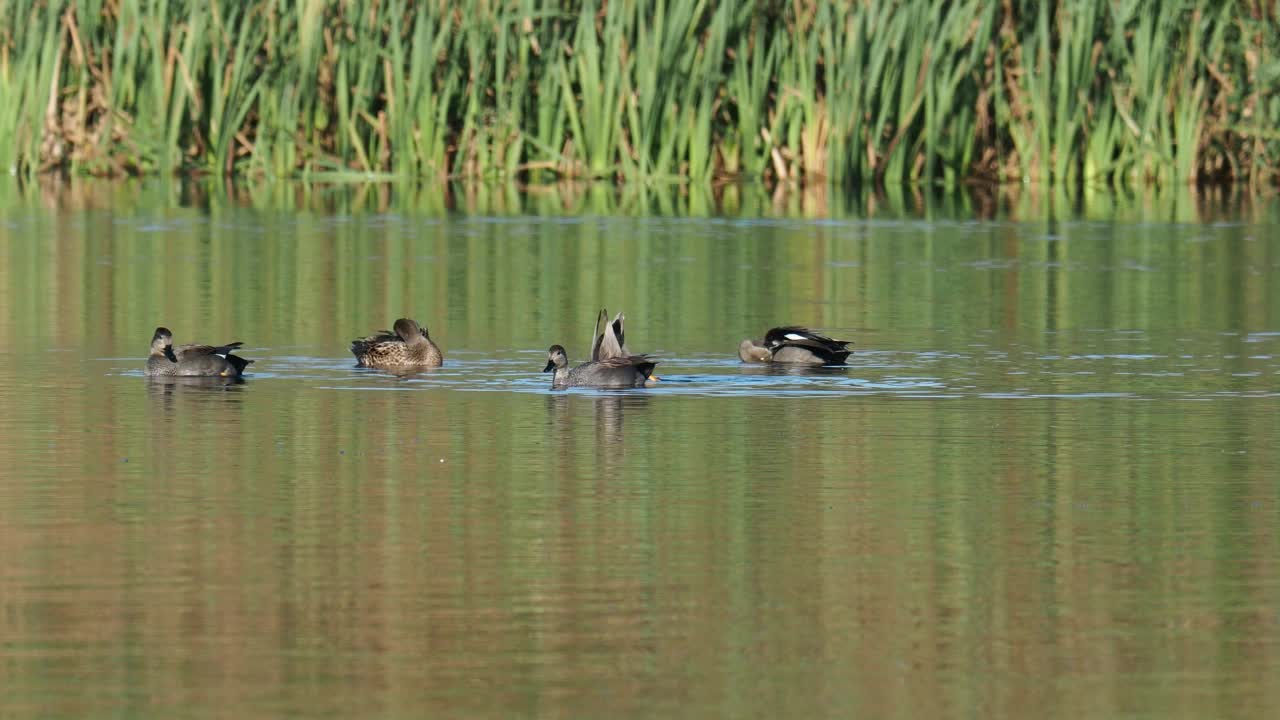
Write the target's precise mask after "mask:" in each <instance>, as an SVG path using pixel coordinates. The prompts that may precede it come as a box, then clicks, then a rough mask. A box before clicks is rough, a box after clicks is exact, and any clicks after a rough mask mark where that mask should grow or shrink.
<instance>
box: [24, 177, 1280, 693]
mask: <svg viewBox="0 0 1280 720" xmlns="http://www.w3.org/2000/svg"><path fill="white" fill-rule="evenodd" d="M6 193H8V194H6ZM308 197H310V196H308ZM343 197H349V196H343ZM0 198H3V199H4V200H5V204H4V205H3V206H0V207H3V209H2V210H0V557H3V562H0V715H3V716H4V717H32V718H36V717H39V718H47V717H55V716H63V717H102V716H109V715H118V716H137V717H164V718H169V717H280V716H286V715H292V716H340V717H423V716H442V717H529V716H548V717H626V716H636V717H639V716H647V717H716V716H720V717H762V718H766V717H767V718H777V717H839V718H847V717H881V718H921V717H935V716H967V717H997V716H1008V717H1061V718H1081V717H1098V718H1112V717H1119V716H1125V717H1152V718H1166V717H1185V718H1203V717H1249V718H1256V717H1265V716H1267V715H1268V714H1273V713H1275V712H1276V711H1277V710H1280V414H1278V413H1277V410H1278V409H1280V281H1277V279H1276V278H1277V277H1280V276H1278V275H1277V270H1278V268H1280V232H1277V231H1276V227H1277V225H1276V218H1277V216H1280V213H1276V212H1275V211H1274V210H1272V209H1267V208H1265V207H1264V208H1261V209H1259V208H1254V209H1252V210H1250V211H1248V212H1238V211H1233V210H1222V211H1215V212H1214V213H1212V214H1210V213H1207V212H1206V211H1204V210H1203V209H1202V208H1200V209H1196V208H1192V209H1187V206H1186V205H1185V204H1181V205H1179V204H1176V203H1175V209H1174V210H1173V211H1170V212H1165V211H1163V210H1161V209H1159V208H1156V209H1153V208H1149V207H1144V206H1142V205H1141V204H1137V205H1124V204H1123V203H1120V202H1117V203H1116V204H1115V205H1114V206H1108V207H1107V208H1105V209H1104V210H1103V211H1101V212H1099V213H1095V214H1093V215H1090V214H1088V213H1085V214H1081V215H1074V216H1072V217H1068V218H1057V219H1054V220H1051V221H1050V220H1019V219H1016V218H1014V217H1011V214H1006V213H1000V212H997V213H995V214H994V216H993V217H989V218H988V219H985V220H976V219H974V217H973V215H972V214H970V209H967V208H966V207H964V206H963V204H962V205H961V206H960V207H950V206H948V207H945V208H943V209H941V210H939V209H938V207H936V206H929V207H927V208H925V209H924V210H923V211H921V210H918V209H912V208H910V207H906V209H901V210H899V211H885V210H884V209H883V208H881V209H879V210H875V211H870V210H868V209H867V207H866V206H855V209H853V210H848V211H843V212H834V211H833V212H829V213H826V216H825V217H819V218H805V217H803V213H800V214H793V213H792V212H791V211H789V210H787V209H786V208H785V207H783V208H782V209H781V210H780V209H778V207H777V206H772V205H768V204H767V203H764V204H762V206H761V207H757V208H756V209H754V210H753V209H751V207H747V206H746V204H744V206H743V207H735V208H731V209H729V210H724V211H723V213H722V214H714V213H710V214H707V215H704V216H699V215H700V214H701V213H699V212H698V211H697V209H691V208H690V207H689V206H687V205H684V206H682V205H679V204H678V203H677V205H676V206H675V208H674V209H671V208H667V209H668V210H670V211H671V212H673V213H675V214H673V215H665V216H664V215H661V214H659V215H651V214H641V215H628V213H630V212H632V211H633V210H635V208H628V206H626V205H625V204H623V205H619V206H610V207H612V208H613V211H609V210H608V209H607V208H606V211H604V212H597V211H596V210H594V209H593V208H592V207H590V206H589V207H586V208H584V207H582V206H572V207H569V208H568V209H567V210H566V209H565V208H564V207H562V206H561V207H560V209H559V211H557V210H556V207H557V206H556V205H555V204H554V203H551V204H550V206H549V207H548V205H547V204H546V203H543V204H539V202H541V201H538V202H534V203H532V204H530V205H521V204H520V201H516V207H514V208H512V207H508V206H503V207H502V208H500V211H498V212H492V213H487V214H474V213H471V212H462V211H457V210H454V211H447V210H441V209H437V208H433V207H431V206H430V205H427V206H425V207H424V206H422V205H413V204H409V205H408V206H397V205H396V204H395V203H394V202H393V203H391V204H390V205H386V204H383V205H379V204H378V203H373V204H372V205H371V206H368V207H366V206H363V205H359V204H358V203H357V204H355V206H354V207H353V205H352V204H350V203H346V204H344V203H343V202H339V203H336V204H334V203H309V202H307V201H306V198H302V199H301V200H299V199H298V198H294V199H292V200H289V201H283V202H282V201H280V200H279V199H277V200H275V201H272V202H264V203H262V204H261V205H260V206H258V207H254V206H252V205H251V204H250V205H247V206H246V205H244V204H242V203H241V202H240V201H237V200H235V199H233V198H226V197H219V196H217V195H216V194H215V196H214V197H213V198H196V199H194V200H193V199H191V198H188V197H186V196H184V195H181V194H178V193H173V194H169V193H167V192H143V193H136V192H133V191H128V190H126V191H121V195H120V196H118V197H114V198H113V199H112V201H110V202H97V203H84V204H80V205H78V206H74V207H65V206H62V207H45V206H42V203H41V202H40V200H39V197H38V196H37V195H35V194H34V191H30V192H19V191H15V190H12V189H9V190H6V191H5V192H0ZM294 201H297V202H298V203H299V206H300V207H302V208H303V209H301V210H295V209H293V207H294V206H293V202H294ZM192 202H194V203H195V206H194V207H193V206H190V205H189V203H192ZM86 205H88V206H90V207H89V208H88V209H86V207H85V206H86ZM646 207H647V206H646ZM662 211H663V208H661V207H659V208H654V207H648V209H647V210H645V212H646V213H649V212H656V213H661V212H662ZM614 213H616V214H614ZM984 214H987V213H984ZM988 215H989V214H988ZM1210 215H1212V216H1210ZM601 305H605V306H607V307H609V308H610V309H611V310H619V309H620V310H625V311H626V313H627V316H628V326H627V329H628V344H629V345H630V346H631V347H632V349H633V350H637V351H644V352H651V353H654V354H655V355H657V356H658V357H659V358H660V359H661V364H660V365H659V367H658V372H659V374H660V375H661V376H662V377H663V382H662V383H660V384H659V386H658V387H655V388H653V389H649V390H638V391H625V392H598V391H591V390H578V389H575V390H572V391H569V392H552V391H551V390H550V387H549V386H550V382H549V376H547V375H543V374H541V373H539V372H538V371H539V370H540V369H541V368H542V365H543V364H544V362H545V351H546V347H547V346H548V345H550V344H552V343H557V342H558V343H562V344H565V345H566V346H567V347H568V349H569V352H570V354H571V358H575V359H580V358H582V356H583V355H585V354H586V352H587V348H588V342H589V335H590V330H591V325H592V322H593V320H594V317H595V312H596V310H597V309H598V308H599V307H600V306H601ZM401 315H408V316H412V317H415V318H417V319H418V320H420V321H423V322H424V323H426V324H427V325H428V326H429V327H430V329H431V332H432V334H433V336H434V337H436V338H437V339H438V341H439V342H440V344H441V345H442V346H443V347H444V349H445V353H446V357H447V364H446V366H445V367H444V368H442V369H440V370H439V371H435V372H430V373H423V374H420V375H415V376H408V377H396V376H392V375H386V374H381V373H378V372H373V371H367V370H358V369H354V368H353V367H352V366H353V358H352V357H351V356H350V354H349V353H348V352H347V351H346V344H347V342H348V341H349V340H350V339H351V338H353V337H356V336H357V335H360V334H364V333H367V332H371V331H374V330H378V329H381V328H383V327H386V326H388V325H389V324H390V323H391V321H393V320H394V319H395V318H396V317H399V316H401ZM779 323H803V324H808V325H811V326H814V327H818V328H823V329H826V330H828V331H830V332H831V333H832V334H834V335H837V336H841V337H848V338H852V339H854V340H855V342H856V348H857V350H858V352H857V353H855V355H853V356H852V357H851V359H850V366H849V367H848V368H841V369H825V370H820V371H817V372H812V373H806V374H796V373H769V372H763V371H761V370H760V369H756V368H750V367H744V366H742V365H741V364H740V363H739V362H738V361H737V359H736V356H735V354H734V353H735V348H736V346H737V343H738V341H739V340H741V339H742V338H743V337H746V336H748V335H754V336H756V337H759V336H760V335H761V334H762V333H763V332H764V330H766V329H767V328H768V327H769V326H770V325H772V324H779ZM161 324H163V325H167V326H168V327H170V328H172V329H173V331H174V333H175V336H176V339H177V341H178V342H188V341H204V342H228V341H232V340H243V341H244V342H245V343H246V346H245V350H244V352H243V354H244V355H245V356H246V357H249V358H252V359H254V360H255V364H254V365H253V366H251V371H252V372H251V375H250V376H249V378H248V380H247V381H246V382H243V383H239V384H224V383H220V382H218V383H203V382H194V383H193V382H187V383H162V382H150V381H148V380H147V379H146V378H145V377H143V375H142V364H143V358H144V357H145V353H146V349H147V343H148V341H149V339H150V337H151V332H152V330H153V329H154V328H155V326H157V325H161Z"/></svg>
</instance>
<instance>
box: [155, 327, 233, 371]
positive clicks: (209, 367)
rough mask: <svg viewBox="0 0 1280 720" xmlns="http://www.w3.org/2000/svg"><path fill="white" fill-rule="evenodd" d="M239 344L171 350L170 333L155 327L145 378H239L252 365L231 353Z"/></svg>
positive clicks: (188, 346) (183, 346) (182, 347)
mask: <svg viewBox="0 0 1280 720" xmlns="http://www.w3.org/2000/svg"><path fill="white" fill-rule="evenodd" d="M243 344H244V343H242V342H233V343H227V344H226V345H179V346H177V347H176V348H175V347H174V346H173V333H172V332H170V331H169V328H166V327H158V328H156V331H155V334H153V335H152V336H151V354H150V355H148V356H147V371H146V372H147V376H149V377H236V378H238V377H240V376H241V375H243V374H244V369H245V368H246V367H248V366H249V363H252V362H253V361H252V360H246V359H244V358H242V357H239V356H237V355H233V354H232V351H234V350H238V349H239V348H240V346H241V345H243Z"/></svg>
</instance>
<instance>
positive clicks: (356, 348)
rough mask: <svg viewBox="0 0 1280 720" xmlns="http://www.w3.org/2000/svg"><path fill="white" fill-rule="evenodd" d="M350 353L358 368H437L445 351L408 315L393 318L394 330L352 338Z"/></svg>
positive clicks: (442, 359)
mask: <svg viewBox="0 0 1280 720" xmlns="http://www.w3.org/2000/svg"><path fill="white" fill-rule="evenodd" d="M351 354H352V355H355V356H356V362H357V364H358V365H360V367H375V368H408V367H440V366H441V365H443V364H444V354H443V353H441V352H440V348H439V347H438V346H436V344H435V343H434V342H432V341H431V337H430V336H429V335H428V334H427V328H426V327H425V326H420V325H418V323H416V322H414V321H413V320H410V319H409V318H400V319H399V320H396V324H395V329H394V331H392V330H383V331H381V332H379V333H376V334H374V335H370V336H369V337H365V338H357V339H356V340H353V341H351Z"/></svg>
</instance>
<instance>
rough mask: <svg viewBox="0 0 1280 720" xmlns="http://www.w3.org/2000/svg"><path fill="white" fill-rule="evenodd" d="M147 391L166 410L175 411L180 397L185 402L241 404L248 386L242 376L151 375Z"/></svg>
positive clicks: (148, 379)
mask: <svg viewBox="0 0 1280 720" xmlns="http://www.w3.org/2000/svg"><path fill="white" fill-rule="evenodd" d="M146 384H147V393H148V394H150V395H151V396H152V397H153V398H156V399H157V400H159V401H160V402H161V403H162V404H163V406H164V409H165V411H166V412H173V411H174V408H175V406H176V403H177V402H179V401H178V398H179V397H183V398H190V400H184V401H183V402H197V403H200V402H206V401H207V402H224V401H231V402H234V403H236V404H239V403H240V401H241V399H242V398H243V396H242V395H241V393H242V392H243V391H244V388H245V387H247V386H248V383H246V382H245V380H244V378H240V377H159V376H156V377H149V378H147V381H146Z"/></svg>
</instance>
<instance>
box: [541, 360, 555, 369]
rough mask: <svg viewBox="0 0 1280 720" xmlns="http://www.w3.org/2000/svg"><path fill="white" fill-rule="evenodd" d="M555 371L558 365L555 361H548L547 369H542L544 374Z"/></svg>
mask: <svg viewBox="0 0 1280 720" xmlns="http://www.w3.org/2000/svg"><path fill="white" fill-rule="evenodd" d="M555 369H556V363H555V361H554V360H548V361H547V366H546V367H544V368H542V372H551V371H552V370H555Z"/></svg>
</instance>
